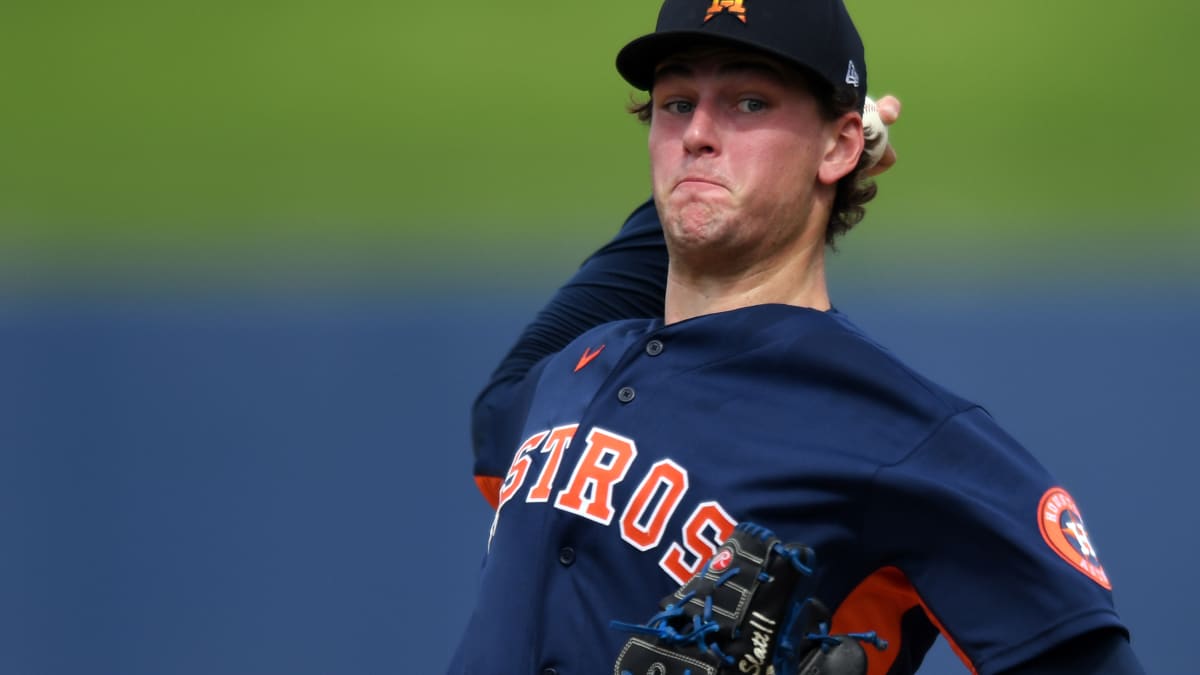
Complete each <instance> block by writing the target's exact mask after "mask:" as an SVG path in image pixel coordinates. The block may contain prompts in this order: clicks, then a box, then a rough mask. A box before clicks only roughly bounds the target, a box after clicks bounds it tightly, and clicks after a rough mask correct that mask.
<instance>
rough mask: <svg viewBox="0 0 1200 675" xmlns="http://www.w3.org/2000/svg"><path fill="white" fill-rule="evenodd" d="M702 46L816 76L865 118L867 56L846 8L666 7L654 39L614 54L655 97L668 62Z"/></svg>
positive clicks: (762, 1) (759, 1)
mask: <svg viewBox="0 0 1200 675" xmlns="http://www.w3.org/2000/svg"><path fill="white" fill-rule="evenodd" d="M749 17H753V18H749ZM704 44H714V45H719V46H726V47H734V48H741V49H748V50H753V51H758V52H762V53H765V54H766V55H768V56H772V57H774V58H777V59H779V60H780V61H783V62H784V63H789V64H792V65H795V66H797V67H800V68H804V69H807V70H809V71H812V72H813V73H815V74H816V75H817V76H818V77H819V78H820V79H822V80H824V81H825V82H827V83H828V84H829V85H830V86H831V87H833V88H834V89H835V90H844V91H850V92H853V94H854V95H855V96H856V97H857V99H858V110H859V112H862V106H863V103H864V101H865V100H866V92H867V63H866V56H865V54H864V50H863V43H862V38H861V37H859V34H858V29H857V28H855V26H854V22H853V21H852V20H851V19H850V14H849V12H847V11H846V6H845V4H844V3H843V2H842V0H665V1H664V2H663V4H662V8H661V9H660V10H659V13H658V23H657V25H656V26H655V29H654V32H653V33H650V34H648V35H643V36H642V37H639V38H637V39H635V40H633V41H631V42H630V43H629V44H627V45H625V46H624V47H623V48H622V49H621V51H620V52H619V53H618V54H617V72H619V73H620V74H621V77H624V78H625V81H627V82H629V83H630V84H632V85H633V86H634V87H637V88H638V89H641V90H643V91H650V89H651V88H652V87H653V86H654V70H655V68H656V67H657V66H658V64H659V63H661V62H662V60H663V59H664V58H666V57H668V56H671V55H672V54H676V53H679V52H681V51H684V50H687V49H689V48H692V47H696V46H698V45H704Z"/></svg>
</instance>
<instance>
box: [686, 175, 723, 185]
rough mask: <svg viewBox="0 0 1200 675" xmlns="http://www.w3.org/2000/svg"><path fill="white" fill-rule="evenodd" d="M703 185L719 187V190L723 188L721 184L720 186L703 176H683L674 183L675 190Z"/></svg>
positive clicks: (713, 180)
mask: <svg viewBox="0 0 1200 675" xmlns="http://www.w3.org/2000/svg"><path fill="white" fill-rule="evenodd" d="M705 185H710V186H713V187H719V188H723V187H725V186H724V185H723V184H721V183H720V182H719V181H717V180H716V179H713V178H707V177H705V176H684V177H683V178H681V179H679V180H678V181H676V182H675V187H676V188H680V187H689V186H694V187H703V186H705Z"/></svg>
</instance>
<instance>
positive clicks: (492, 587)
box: [450, 0, 1142, 675]
mask: <svg viewBox="0 0 1200 675" xmlns="http://www.w3.org/2000/svg"><path fill="white" fill-rule="evenodd" d="M617 68H618V71H619V72H620V74H621V75H622V76H623V77H624V78H625V79H626V80H627V81H628V82H629V83H630V84H631V85H633V86H634V87H636V88H638V89H641V90H645V91H648V92H649V94H650V101H649V102H648V103H647V104H646V106H645V107H643V108H641V109H639V110H638V111H637V112H638V113H639V116H641V117H643V118H645V119H647V120H648V123H649V142H648V147H649V154H650V159H651V167H652V171H651V175H652V180H653V193H654V197H653V203H647V204H643V205H642V206H641V207H639V208H638V209H637V210H635V211H634V212H633V214H632V215H631V216H630V218H629V220H628V221H627V222H626V223H625V225H624V227H622V229H621V231H620V232H619V233H618V235H617V236H616V238H615V239H614V240H613V241H612V242H610V243H609V244H608V245H606V246H605V247H603V248H602V249H600V250H599V251H598V252H597V253H595V254H594V255H593V256H592V257H591V258H589V259H588V260H587V261H586V262H585V263H584V265H583V266H582V267H581V268H580V270H579V271H578V273H577V274H576V275H575V276H574V278H573V279H572V280H570V281H569V282H568V283H567V284H566V285H565V286H564V287H563V288H561V289H560V290H559V291H558V293H557V294H556V295H555V296H554V297H553V299H552V300H551V301H550V302H549V304H548V305H547V306H546V307H545V308H544V309H543V310H542V312H541V313H539V314H538V316H537V317H536V318H535V319H534V321H533V322H532V323H531V324H530V326H529V327H528V328H527V329H526V330H525V331H524V333H523V334H522V335H521V337H520V338H519V340H518V342H517V344H516V345H515V346H514V348H513V349H512V351H511V353H510V354H509V355H508V356H507V357H506V358H505V359H504V360H503V362H502V363H501V364H500V366H499V367H498V369H497V370H496V372H495V373H494V374H493V376H492V380H491V382H490V383H489V384H488V386H487V387H486V388H485V389H484V390H483V392H482V393H481V394H480V396H479V398H478V400H477V401H476V405H475V409H474V416H473V441H474V445H475V453H476V476H477V482H478V484H479V487H480V489H481V491H482V492H483V493H484V495H485V496H486V497H487V498H488V499H489V500H490V501H491V503H492V504H493V506H494V507H495V508H496V514H495V519H494V521H493V525H492V529H491V533H490V536H489V540H488V542H487V553H486V557H485V560H484V563H483V568H482V572H481V574H482V578H481V590H480V593H479V596H478V599H477V602H476V605H475V608H474V612H473V614H472V616H471V619H470V623H469V626H468V628H467V630H466V633H465V635H464V637H463V639H462V642H461V645H460V647H459V649H458V651H457V653H456V655H455V657H454V659H453V662H452V663H451V666H450V672H451V673H473V674H496V675H512V674H514V673H543V674H544V675H576V674H584V673H587V674H590V673H602V672H613V670H612V668H613V666H612V664H613V663H614V660H615V659H616V658H617V655H618V650H620V648H621V646H622V644H624V642H625V639H626V637H627V636H626V635H624V634H622V633H620V632H617V631H614V630H613V629H612V628H611V627H610V622H612V621H614V620H630V619H638V618H644V617H645V616H646V614H647V610H648V609H650V608H652V604H653V602H655V601H657V600H658V599H659V598H662V597H664V596H667V595H668V594H670V593H672V592H673V591H675V589H677V588H679V587H680V585H681V584H685V583H686V582H687V581H688V580H689V579H690V578H692V577H693V576H694V575H697V573H698V572H703V571H705V570H708V569H709V565H710V564H711V563H708V561H709V559H710V558H711V557H712V556H713V554H714V553H715V552H717V550H718V546H719V545H720V543H721V542H722V541H723V540H725V539H726V538H727V537H730V536H731V534H732V533H734V531H735V526H737V525H738V524H739V523H748V522H754V523H758V524H761V525H763V526H765V527H768V528H770V529H771V530H772V531H773V532H775V533H777V534H778V536H779V537H780V538H782V539H783V540H786V541H799V542H803V543H804V544H805V545H807V546H809V547H811V549H812V550H813V551H815V553H816V556H817V558H818V559H819V561H820V566H819V568H818V576H817V578H816V581H815V584H816V588H817V593H816V595H817V596H819V597H820V598H821V599H822V600H823V601H824V602H825V604H827V605H828V606H829V607H830V608H831V609H832V610H833V618H832V624H833V625H832V626H831V630H832V631H833V632H835V633H852V632H860V631H875V632H876V633H877V634H878V635H879V636H880V637H881V638H883V639H884V640H886V642H887V648H886V649H881V650H874V649H871V650H867V651H868V654H869V656H868V659H869V662H868V664H867V668H868V672H869V673H871V675H883V674H885V673H911V672H915V671H916V670H917V668H918V667H919V666H920V663H921V660H922V657H923V655H924V654H925V652H926V651H927V650H928V649H929V647H930V646H931V645H932V643H933V642H934V640H935V639H936V638H937V637H938V636H939V635H941V636H942V637H943V638H944V639H946V640H947V641H948V642H949V644H950V645H951V647H952V648H953V649H954V651H955V652H956V653H957V654H958V655H959V656H960V657H961V659H962V660H963V663H964V664H965V665H966V666H967V667H968V668H969V669H970V670H971V671H972V672H977V673H1025V674H1032V673H1140V672H1142V668H1141V666H1140V665H1139V663H1138V660H1137V658H1136V657H1135V655H1134V653H1133V652H1132V650H1131V648H1130V646H1129V642H1128V631H1127V629H1126V628H1125V627H1124V625H1123V624H1122V622H1121V620H1120V618H1119V617H1118V615H1117V613H1116V610H1115V609H1114V606H1113V601H1112V595H1111V583H1110V581H1109V579H1108V577H1107V576H1106V574H1105V571H1104V568H1103V566H1102V565H1101V563H1100V561H1099V559H1098V557H1097V554H1096V549H1095V547H1094V545H1093V543H1092V542H1091V541H1090V539H1089V537H1088V535H1087V530H1086V528H1085V526H1084V520H1083V518H1082V515H1081V512H1080V508H1079V505H1078V504H1077V503H1076V502H1075V501H1074V500H1073V499H1072V498H1071V496H1070V494H1069V493H1068V492H1067V490H1065V489H1064V488H1063V487H1062V486H1061V484H1060V483H1059V482H1058V481H1057V480H1056V479H1055V478H1053V477H1052V476H1050V475H1049V474H1048V473H1047V471H1046V470H1045V469H1044V468H1043V467H1041V466H1040V465H1039V464H1038V462H1037V461H1036V460H1035V459H1034V458H1033V457H1032V456H1031V455H1030V454H1029V453H1028V452H1027V451H1026V450H1025V449H1024V448H1022V447H1021V446H1020V444H1019V443H1018V442H1017V441H1015V440H1014V439H1013V438H1011V437H1010V436H1009V435H1007V434H1006V433H1005V432H1004V431H1003V430H1002V429H1000V427H999V426H998V425H997V424H996V422H995V421H994V420H993V419H992V418H991V417H990V416H989V415H988V413H987V412H986V411H984V410H983V409H982V408H981V407H979V406H978V405H976V404H974V403H972V402H969V401H966V400H963V399H962V398H960V397H958V396H956V395H954V394H952V393H950V392H949V391H947V390H945V389H944V388H942V387H940V386H938V385H937V384H935V383H933V382H931V381H929V380H927V379H925V378H923V377H922V376H920V375H919V374H917V373H915V372H913V371H912V370H911V369H910V368H908V367H907V366H906V365H904V364H903V363H902V362H900V361H899V360H898V359H897V358H896V357H895V356H893V355H892V354H891V353H889V352H888V351H886V350H885V349H884V348H882V347H880V346H879V345H877V344H876V343H875V342H873V341H872V340H871V339H870V338H869V337H868V336H866V335H865V334H864V333H863V332H862V331H861V330H860V329H859V328H857V327H856V326H855V324H854V323H853V322H852V321H851V320H850V318H849V317H847V316H846V315H845V314H843V313H841V312H839V311H838V310H837V309H836V308H835V307H834V306H833V304H832V302H831V300H830V296H829V292H828V290H827V287H826V283H825V275H824V266H823V262H824V256H825V251H826V249H827V248H828V246H829V245H830V244H831V243H833V241H834V240H835V239H836V237H838V236H840V235H842V234H844V233H845V232H846V231H847V230H849V229H850V228H851V227H852V226H853V225H855V223H856V222H858V220H859V219H860V218H861V216H862V204H863V203H865V202H866V201H867V200H869V199H870V198H871V197H872V196H873V194H874V188H873V186H872V185H871V184H870V183H869V182H868V181H866V180H865V171H866V167H867V161H866V160H865V159H864V157H863V155H864V153H863V150H864V136H863V126H862V117H861V114H862V109H863V108H862V106H863V102H864V97H865V92H866V90H867V67H866V63H865V60H864V55H863V47H862V43H861V40H860V39H859V36H858V33H857V31H856V29H855V28H854V25H853V23H852V22H851V20H850V18H849V16H848V14H847V12H846V10H845V8H844V6H843V4H842V2H841V0H744V1H743V0H665V2H664V4H663V5H662V9H661V12H660V15H659V20H658V25H657V29H656V31H655V32H654V33H651V34H649V35H646V36H643V37H641V38H638V39H636V40H634V41H632V42H630V43H629V44H628V45H626V46H625V47H624V48H623V49H622V50H621V51H620V53H619V55H618V57H617ZM892 117H893V118H894V111H893V113H892ZM889 161H890V159H889ZM664 251H665V254H664ZM638 675H641V673H638Z"/></svg>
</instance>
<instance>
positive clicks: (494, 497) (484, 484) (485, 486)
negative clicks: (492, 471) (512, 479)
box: [475, 476, 504, 509]
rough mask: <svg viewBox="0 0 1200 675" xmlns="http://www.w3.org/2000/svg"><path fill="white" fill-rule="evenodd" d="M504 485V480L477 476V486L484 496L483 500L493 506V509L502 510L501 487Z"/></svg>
mask: <svg viewBox="0 0 1200 675" xmlns="http://www.w3.org/2000/svg"><path fill="white" fill-rule="evenodd" d="M503 484H504V479H503V478H497V477H496V476H475V485H476V487H478V488H479V491H480V492H481V493H482V494H483V498H484V499H486V500H487V502H488V503H489V504H491V505H492V508H493V509H498V508H500V486H501V485H503Z"/></svg>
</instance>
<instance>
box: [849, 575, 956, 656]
mask: <svg viewBox="0 0 1200 675" xmlns="http://www.w3.org/2000/svg"><path fill="white" fill-rule="evenodd" d="M917 606H920V607H921V609H922V610H923V611H924V612H925V616H926V617H928V618H929V621H930V622H931V623H932V624H933V625H934V626H935V627H936V628H937V629H938V632H939V633H941V634H942V637H944V638H945V639H946V642H948V643H949V644H950V648H951V649H953V650H954V653H955V654H957V655H958V658H959V659H961V660H962V662H963V664H964V665H966V667H967V668H968V669H969V670H970V671H971V672H972V673H977V671H976V669H975V665H974V664H973V663H971V660H970V659H968V658H967V655H966V653H964V652H963V650H962V649H960V648H959V646H958V644H957V643H955V642H954V640H953V639H952V638H951V637H950V635H949V634H948V633H947V632H946V629H945V628H944V627H943V626H942V624H941V623H940V622H939V621H938V620H937V617H935V616H934V615H933V612H931V611H929V607H928V606H926V605H925V601H924V600H922V599H921V596H919V595H917V590H916V589H915V588H913V586H912V584H911V583H909V581H908V577H906V576H905V575H904V572H901V571H900V570H899V569H898V568H896V567H882V568H880V569H878V570H876V571H875V572H874V573H872V574H871V575H870V576H868V577H867V578H866V579H863V580H862V582H861V583H859V585H858V586H856V587H855V588H854V590H853V591H851V592H850V595H848V596H846V599H845V600H844V601H843V602H842V604H841V606H840V607H838V609H837V611H836V612H834V614H833V625H832V626H831V627H830V632H831V633H857V632H864V631H872V630H873V631H875V633H876V634H878V635H879V637H881V638H883V639H884V640H887V641H888V643H889V644H892V645H896V646H897V647H899V646H900V644H901V643H902V642H901V640H902V638H903V635H901V633H900V620H901V618H902V617H903V616H904V614H905V612H907V611H908V610H910V609H912V608H913V607H917ZM897 653H898V650H897V649H885V650H883V651H879V650H876V649H871V648H867V675H887V673H888V672H889V671H890V670H891V668H892V666H893V665H895V663H896V654H897Z"/></svg>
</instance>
